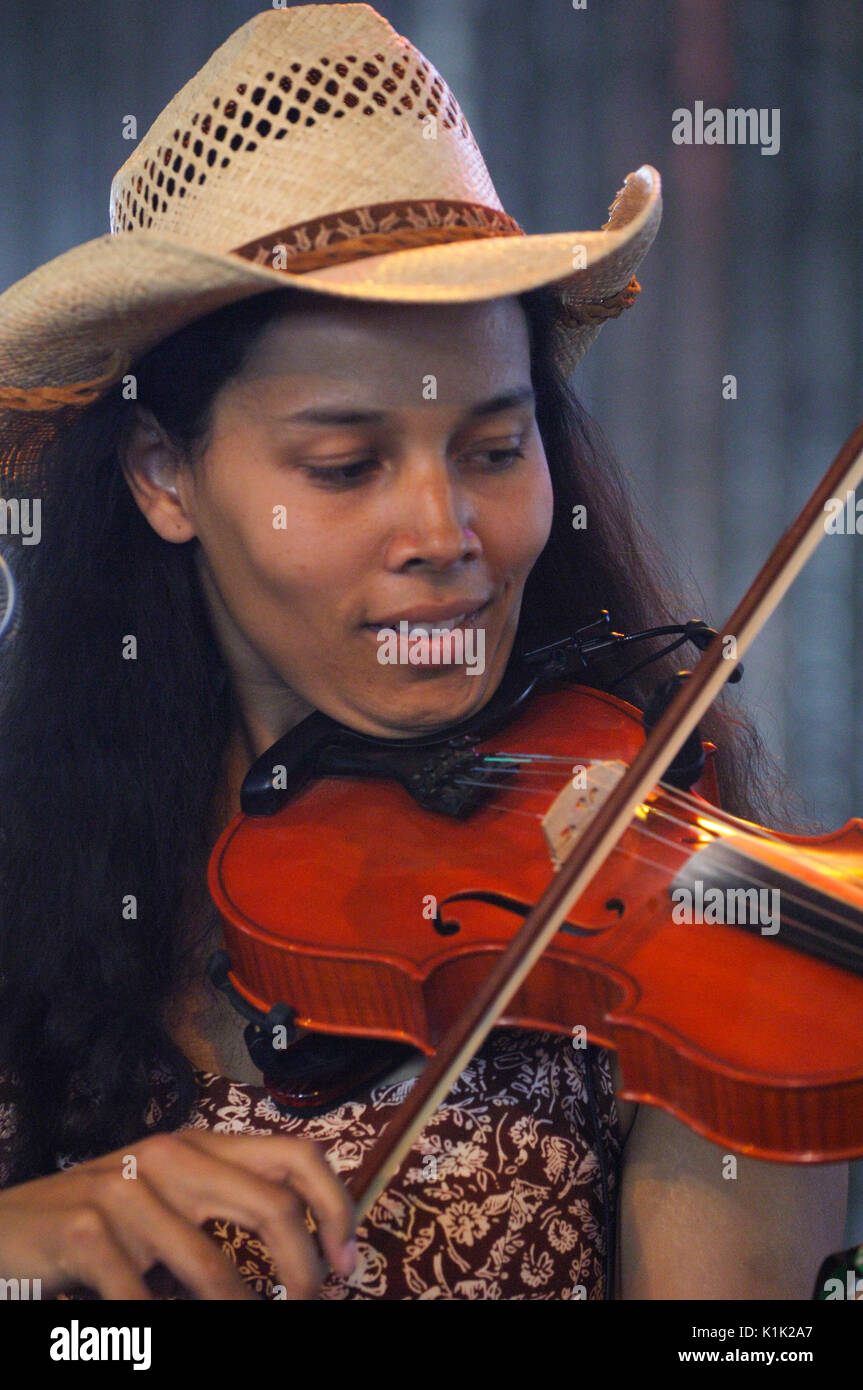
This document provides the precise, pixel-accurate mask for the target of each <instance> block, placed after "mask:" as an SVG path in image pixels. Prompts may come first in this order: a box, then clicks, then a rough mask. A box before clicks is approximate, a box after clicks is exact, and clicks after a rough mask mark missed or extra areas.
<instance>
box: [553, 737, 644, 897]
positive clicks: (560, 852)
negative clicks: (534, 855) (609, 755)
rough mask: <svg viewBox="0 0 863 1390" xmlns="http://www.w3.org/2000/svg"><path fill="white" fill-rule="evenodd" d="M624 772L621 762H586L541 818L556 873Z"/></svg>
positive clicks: (623, 764)
mask: <svg viewBox="0 0 863 1390" xmlns="http://www.w3.org/2000/svg"><path fill="white" fill-rule="evenodd" d="M625 771H626V763H622V762H620V761H611V760H609V761H607V762H601V761H599V760H597V761H595V762H591V763H587V764H586V765H585V766H583V767H577V768H576V769H575V770H574V773H575V775H574V776H573V777H572V778H571V779H570V781H568V782H567V784H566V786H565V787H564V788H563V791H561V792H560V793H559V794H558V795H557V796H556V797H555V799H554V801H553V802H552V803H551V805H550V806H549V808H548V810H547V811H546V813H545V815H544V816H543V818H542V832H543V834H544V835H545V842H546V844H547V845H548V851H549V854H550V855H551V862H552V864H553V865H554V869H555V872H557V870H558V869H559V868H560V866H561V864H562V863H563V862H564V860H565V859H566V857H567V855H568V854H569V852H570V850H571V849H572V847H573V845H574V844H575V842H576V840H577V839H578V836H579V833H580V831H581V830H583V829H584V827H585V826H586V825H587V823H588V821H590V820H591V819H592V818H593V816H595V814H596V812H597V811H598V810H599V808H600V806H601V805H602V803H603V801H605V799H606V797H607V796H608V795H609V793H610V792H612V791H613V790H614V788H615V787H616V786H617V783H618V782H619V781H620V778H621V777H622V776H623V774H624V772H625Z"/></svg>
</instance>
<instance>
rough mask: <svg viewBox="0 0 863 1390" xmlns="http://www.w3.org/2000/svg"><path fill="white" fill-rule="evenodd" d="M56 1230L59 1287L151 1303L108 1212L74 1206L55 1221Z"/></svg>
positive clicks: (147, 1291)
mask: <svg viewBox="0 0 863 1390" xmlns="http://www.w3.org/2000/svg"><path fill="white" fill-rule="evenodd" d="M52 1231H53V1233H54V1234H55V1236H56V1237H59V1244H58V1247H57V1249H56V1251H55V1257H54V1258H55V1263H56V1266H57V1269H58V1271H59V1272H60V1276H61V1279H62V1282H61V1283H60V1284H59V1286H58V1287H59V1288H68V1287H69V1286H70V1285H74V1284H86V1285H87V1287H88V1288H91V1289H95V1290H96V1291H97V1293H100V1294H101V1295H102V1297H103V1298H110V1299H127V1298H129V1299H134V1300H135V1301H136V1302H137V1301H141V1302H143V1301H145V1300H151V1295H150V1290H149V1289H148V1288H147V1285H146V1284H145V1283H144V1281H143V1279H142V1278H141V1277H140V1275H139V1274H138V1272H137V1271H136V1269H135V1266H134V1264H133V1263H132V1261H131V1260H130V1258H129V1256H128V1254H127V1252H126V1251H125V1250H124V1248H123V1245H122V1242H121V1241H120V1240H118V1239H117V1236H116V1234H115V1232H114V1230H113V1229H112V1227H111V1223H110V1221H109V1219H108V1217H107V1216H106V1215H105V1214H104V1212H101V1211H99V1210H98V1208H96V1207H94V1206H80V1207H73V1208H71V1209H70V1210H69V1211H67V1212H64V1214H63V1219H62V1220H61V1221H60V1222H59V1223H58V1222H57V1221H56V1216H54V1217H53V1218H52Z"/></svg>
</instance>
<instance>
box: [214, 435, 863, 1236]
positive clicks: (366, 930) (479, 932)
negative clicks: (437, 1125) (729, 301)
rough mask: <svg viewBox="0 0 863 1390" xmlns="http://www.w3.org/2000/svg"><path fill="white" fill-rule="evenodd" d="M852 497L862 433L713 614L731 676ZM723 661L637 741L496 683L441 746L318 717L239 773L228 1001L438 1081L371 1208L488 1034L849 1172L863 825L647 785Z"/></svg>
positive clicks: (578, 706)
mask: <svg viewBox="0 0 863 1390" xmlns="http://www.w3.org/2000/svg"><path fill="white" fill-rule="evenodd" d="M861 476H863V426H860V427H858V429H857V431H855V433H854V434H853V435H852V436H851V438H850V439H849V441H848V442H847V443H846V445H845V446H844V448H843V450H842V451H840V454H839V455H838V457H837V459H836V461H835V462H834V464H833V466H832V468H831V469H830V470H828V473H827V475H826V476H825V478H824V480H823V481H822V483H821V485H820V486H819V488H817V489H816V491H815V493H814V494H813V496H812V498H810V500H809V502H808V503H807V504H806V506H805V507H804V509H803V511H802V512H801V515H800V517H799V518H798V519H797V521H796V522H795V523H794V524H793V525H792V527H791V528H789V531H788V532H786V534H785V536H784V537H783V538H782V539H781V541H780V542H779V544H778V546H777V547H776V549H775V551H774V553H773V555H771V557H770V558H769V560H768V561H767V562H766V564H765V566H764V567H763V569H762V571H761V572H760V574H759V576H758V577H757V578H756V580H755V582H754V583H753V585H752V586H750V589H749V590H748V591H747V594H746V595H745V597H744V599H743V600H742V602H741V604H740V605H738V608H737V609H736V610H735V612H734V614H732V617H731V619H730V620H729V623H728V624H727V625H726V628H725V629H724V631H725V632H726V633H731V634H734V638H735V641H734V650H735V653H736V654H737V655H742V654H743V652H744V651H745V649H746V648H747V646H748V645H749V643H750V642H751V640H752V637H753V636H754V634H755V632H756V631H757V629H758V627H760V625H761V624H762V623H763V622H764V621H765V620H766V617H767V616H769V612H770V611H772V607H773V606H775V603H776V602H778V599H779V597H781V594H782V593H783V592H784V591H785V589H786V588H787V587H788V585H789V584H790V582H791V579H792V578H793V576H794V574H796V573H797V572H798V571H799V569H800V568H801V567H802V564H803V563H804V559H805V554H806V552H807V551H811V549H812V548H814V545H815V544H816V543H817V540H818V538H819V528H820V533H821V534H823V524H822V521H821V514H822V510H823V503H824V500H825V499H826V498H827V497H829V496H831V495H836V494H837V492H839V491H840V489H841V484H843V483H847V481H848V480H849V479H853V482H856V481H857V480H859V478H860V477H861ZM853 482H852V484H851V485H852V486H853ZM722 646H723V644H722V643H720V641H719V638H718V635H717V637H716V638H715V640H713V641H711V642H710V644H709V645H708V646H707V647H706V649H705V650H704V653H703V655H702V657H701V660H700V662H699V663H698V666H697V668H696V670H695V671H694V673H693V674H692V675H691V676H690V677H689V678H688V679H687V680H686V681H685V682H681V683H680V689H679V691H678V693H677V694H676V696H675V697H674V698H673V699H672V700H671V702H670V703H669V704H668V707H667V708H666V709H665V712H664V713H663V714H662V716H661V717H660V718H659V719H658V722H657V723H656V724H655V726H654V728H653V729H652V730H651V732H650V734H649V737H645V729H644V723H643V720H642V717H641V714H640V712H639V711H637V710H635V709H634V708H633V707H632V706H630V705H627V704H626V703H625V702H624V701H622V700H620V699H618V698H617V697H616V696H614V695H612V694H607V693H602V692H600V691H597V690H595V689H591V688H588V687H586V686H583V685H578V684H572V683H569V682H567V681H562V680H560V679H555V672H554V669H553V667H552V668H546V670H545V671H544V672H541V673H540V674H537V673H536V672H534V673H533V674H530V675H527V676H526V675H525V671H524V668H523V666H522V667H520V666H519V664H518V663H511V668H508V672H507V676H506V677H505V679H504V681H503V682H502V684H501V687H500V688H499V690H498V691H497V692H496V693H495V696H494V697H493V698H492V700H491V701H490V702H489V705H488V706H487V707H486V709H485V710H484V711H480V712H479V715H478V716H475V718H474V721H467V724H466V725H464V726H459V728H457V729H455V730H451V731H449V732H448V733H447V732H445V733H444V734H442V735H439V736H437V737H436V738H428V737H426V738H419V739H412V740H406V741H401V740H399V741H386V742H384V741H379V740H375V739H370V738H367V737H366V736H364V735H361V734H358V733H356V732H355V731H351V730H347V729H343V728H342V727H341V726H339V725H336V724H335V723H334V721H331V720H328V719H327V717H326V716H324V715H322V714H315V715H312V716H310V718H309V719H307V720H305V721H304V722H303V723H302V724H301V725H299V726H298V727H297V728H296V729H293V730H291V731H290V733H289V734H288V735H286V736H285V738H284V739H282V740H279V741H278V742H277V743H276V744H275V745H274V746H273V748H271V749H269V750H268V751H267V753H266V754H264V756H263V757H262V758H260V759H258V760H257V762H256V763H255V764H254V765H253V767H252V768H251V769H250V773H249V775H248V777H247V779H246V783H245V784H244V788H243V808H244V809H243V811H242V812H241V814H240V815H239V816H237V817H235V819H234V820H233V821H232V822H231V823H230V824H229V825H228V826H227V827H226V828H225V830H224V831H223V833H222V835H221V836H220V837H219V840H218V841H217V843H216V846H215V848H214V851H213V854H212V856H211V859H210V865H209V872H208V883H209V888H210V893H211V896H212V898H213V900H214V902H215V904H216V907H217V909H218V911H219V913H220V915H221V918H222V922H223V926H224V937H225V947H226V952H227V960H228V961H229V969H228V970H227V975H228V980H227V982H226V983H227V984H228V985H229V987H230V989H231V990H232V991H233V992H234V995H235V998H236V999H237V1000H239V1001H240V1004H241V1007H243V1008H244V1012H246V1013H247V1014H248V1016H249V1017H250V1018H258V1019H262V1018H263V1016H265V1015H266V1016H267V1019H268V1024H269V1026H273V1022H274V1019H275V1020H276V1026H279V1025H278V1019H281V1021H282V1025H284V1024H285V1023H286V1022H294V1023H297V1024H299V1025H300V1026H301V1027H303V1028H306V1029H310V1030H313V1031H315V1032H320V1033H324V1034H326V1033H333V1034H339V1035H350V1036H354V1037H357V1038H369V1037H375V1038H386V1039H392V1040H396V1041H399V1042H402V1043H406V1044H410V1045H411V1046H412V1047H415V1048H419V1049H420V1050H421V1051H422V1052H424V1053H425V1054H426V1055H428V1056H429V1057H430V1058H431V1059H432V1060H431V1061H430V1062H429V1063H428V1064H427V1066H426V1069H425V1071H424V1073H423V1075H422V1076H421V1077H420V1079H419V1081H418V1083H417V1086H416V1087H415V1088H414V1092H413V1094H412V1096H411V1098H410V1100H409V1101H407V1102H406V1103H405V1105H404V1106H403V1107H401V1111H402V1113H400V1114H399V1115H398V1116H397V1117H396V1118H395V1120H394V1121H393V1124H392V1125H391V1126H390V1127H389V1129H390V1131H391V1132H389V1133H388V1134H387V1135H385V1136H384V1138H385V1141H386V1151H385V1153H384V1154H383V1155H381V1156H379V1158H378V1161H377V1163H376V1166H374V1167H373V1169H372V1171H371V1174H369V1173H368V1172H364V1173H363V1174H362V1175H361V1179H360V1190H361V1192H362V1193H363V1197H364V1205H365V1207H366V1209H367V1207H368V1205H370V1203H371V1200H373V1197H374V1196H375V1195H377V1193H378V1192H379V1191H381V1190H382V1188H383V1186H384V1185H385V1181H386V1176H387V1173H388V1171H391V1170H392V1168H393V1167H394V1166H396V1165H397V1163H398V1161H399V1160H400V1157H401V1156H402V1155H403V1153H404V1152H406V1150H407V1148H408V1147H409V1145H410V1142H412V1139H413V1137H414V1136H415V1134H416V1133H417V1132H418V1130H419V1128H421V1126H422V1123H423V1122H424V1119H425V1116H426V1115H427V1114H428V1113H429V1112H430V1110H431V1109H432V1108H434V1106H435V1105H436V1104H437V1103H439V1100H440V1099H441V1098H442V1097H443V1095H445V1093H446V1090H447V1089H448V1086H449V1084H451V1081H452V1079H454V1077H455V1076H457V1075H458V1074H459V1071H460V1070H461V1069H462V1067H463V1065H464V1064H465V1063H466V1061H467V1059H468V1058H469V1057H470V1056H472V1055H473V1053H474V1052H475V1051H476V1049H477V1047H478V1046H479V1045H480V1044H481V1042H482V1039H483V1037H484V1036H485V1034H486V1033H487V1032H488V1031H489V1029H490V1028H491V1027H492V1026H494V1025H495V1023H498V1022H499V1023H501V1024H508V1025H512V1026H518V1027H525V1028H531V1029H534V1028H537V1029H542V1030H548V1031H552V1032H556V1033H566V1034H572V1035H573V1040H574V1043H575V1044H576V1045H582V1044H583V1042H584V1041H585V1040H587V1041H590V1042H593V1043H597V1044H599V1045H602V1046H606V1047H610V1048H613V1049H615V1050H616V1051H617V1052H618V1054H619V1058H620V1063H621V1070H622V1074H623V1079H624V1090H623V1095H624V1097H625V1098H627V1099H632V1100H638V1101H642V1100H644V1101H648V1102H650V1103H653V1104H658V1105H661V1106H662V1107H664V1108H665V1109H667V1110H669V1111H670V1112H672V1113H673V1114H675V1115H676V1116H677V1117H678V1118H680V1119H681V1120H682V1121H684V1122H685V1123H686V1124H688V1125H690V1126H691V1127H692V1128H694V1129H695V1130H697V1131H698V1132H699V1133H701V1134H703V1135H705V1136H706V1137H708V1138H710V1139H712V1140H714V1141H716V1142H718V1143H721V1144H725V1145H728V1146H730V1147H731V1148H734V1149H736V1150H738V1151H740V1152H743V1153H748V1154H751V1155H754V1156H756V1157H760V1158H765V1159H773V1160H780V1161H789V1162H790V1161H797V1162H835V1161H839V1160H846V1159H853V1158H858V1157H861V1156H863V833H861V832H863V822H861V821H860V820H852V821H850V822H849V823H848V824H847V825H846V826H845V827H844V828H843V829H841V830H840V831H838V832H834V833H833V834H829V835H823V836H816V837H808V836H798V835H785V834H779V833H777V832H775V831H771V830H770V829H768V828H767V827H764V826H759V825H755V824H753V823H751V822H747V821H743V820H740V819H739V818H736V817H734V816H731V815H728V814H726V813H725V812H723V811H722V810H721V809H720V808H719V807H717V806H716V805H714V804H712V802H711V801H710V800H708V799H707V796H705V795H702V794H699V791H698V785H700V787H701V791H702V792H704V791H706V792H708V793H710V791H711V785H710V782H711V779H710V772H709V769H708V772H707V773H706V774H703V775H702V780H701V782H700V784H696V787H695V788H693V789H692V790H690V791H683V790H680V789H679V788H677V787H675V786H673V785H671V784H670V783H669V782H668V781H664V780H663V773H664V772H665V771H666V769H667V767H668V764H669V761H670V759H673V758H674V757H675V755H677V754H678V753H679V752H680V750H681V749H682V748H683V747H684V745H685V744H686V741H687V740H690V741H691V737H692V735H693V733H694V731H696V729H697V721H698V719H699V718H700V717H701V715H702V714H703V712H704V710H705V709H706V708H707V707H708V706H709V704H710V703H711V701H712V699H713V698H715V695H716V693H718V690H719V689H721V686H722V685H723V684H724V683H725V681H726V680H727V679H728V678H729V675H730V674H731V665H732V663H729V661H728V660H724V652H723V650H722ZM723 667H724V669H723ZM708 752H709V750H708ZM714 794H715V785H714ZM699 895H700V897H699ZM687 901H689V902H690V903H691V904H692V907H693V909H694V908H695V905H696V904H697V903H700V905H701V910H700V912H699V911H697V910H695V911H694V912H693V914H692V916H691V918H690V920H687V917H686V913H685V911H683V912H680V911H678V909H681V908H685V905H686V903H687ZM708 901H709V902H710V904H711V906H712V908H713V912H712V915H710V914H708V912H707V911H706V904H707V903H708ZM699 917H700V918H701V920H698V918H699ZM280 1006H281V1008H280ZM274 1010H275V1012H274ZM355 1191H356V1184H355Z"/></svg>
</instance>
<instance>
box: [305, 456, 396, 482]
mask: <svg viewBox="0 0 863 1390" xmlns="http://www.w3.org/2000/svg"><path fill="white" fill-rule="evenodd" d="M377 462H378V461H377V459H373V458H367V459H357V461H356V463H342V464H338V465H337V466H335V467H328V468H316V467H314V466H313V465H312V464H306V465H305V468H304V472H305V473H306V475H307V477H308V478H309V479H310V480H311V482H313V483H314V484H315V486H316V487H325V488H340V487H343V488H344V487H351V486H352V485H354V484H356V483H359V482H362V480H363V478H365V477H367V476H368V474H369V472H370V471H371V470H372V469H373V468H376V467H377Z"/></svg>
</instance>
